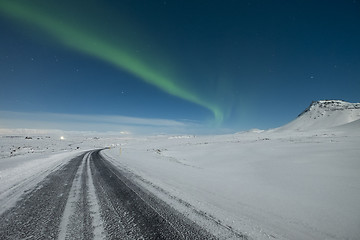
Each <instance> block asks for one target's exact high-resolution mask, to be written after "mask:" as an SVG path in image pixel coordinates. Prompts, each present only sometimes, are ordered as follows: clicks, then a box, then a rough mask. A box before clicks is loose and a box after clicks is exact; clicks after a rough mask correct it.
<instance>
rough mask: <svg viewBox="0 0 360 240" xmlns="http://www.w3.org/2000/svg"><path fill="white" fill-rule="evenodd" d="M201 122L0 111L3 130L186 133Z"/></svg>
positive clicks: (1, 130) (0, 125)
mask: <svg viewBox="0 0 360 240" xmlns="http://www.w3.org/2000/svg"><path fill="white" fill-rule="evenodd" d="M198 127H199V126H198V124H196V123H193V122H188V121H175V120H169V119H155V118H136V117H127V116H114V115H80V114H60V113H43V112H41V113H28V112H12V111H0V133H5V132H9V130H6V129H13V130H14V131H15V132H19V133H21V132H29V131H30V132H31V131H33V132H34V133H35V132H39V133H41V132H46V131H47V132H61V131H75V132H81V131H83V132H112V133H118V134H123V135H128V134H159V133H183V132H188V131H191V129H192V130H195V129H196V128H198Z"/></svg>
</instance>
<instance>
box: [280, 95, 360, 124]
mask: <svg viewBox="0 0 360 240" xmlns="http://www.w3.org/2000/svg"><path fill="white" fill-rule="evenodd" d="M359 119H360V103H349V102H345V101H342V100H321V101H314V102H312V103H311V104H310V106H309V107H308V108H306V109H305V110H304V111H303V112H302V113H300V114H299V116H298V117H297V118H296V119H295V120H293V121H292V122H290V123H288V124H286V125H284V126H283V127H280V128H278V129H276V130H277V131H279V130H297V131H309V130H316V129H326V128H333V127H337V126H341V125H344V124H348V123H351V122H354V121H357V120H359Z"/></svg>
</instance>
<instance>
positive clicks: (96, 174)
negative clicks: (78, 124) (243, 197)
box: [0, 150, 215, 239]
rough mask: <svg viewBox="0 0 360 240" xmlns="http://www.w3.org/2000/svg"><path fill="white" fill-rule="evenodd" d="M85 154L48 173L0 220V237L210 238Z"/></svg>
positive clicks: (117, 171)
mask: <svg viewBox="0 0 360 240" xmlns="http://www.w3.org/2000/svg"><path fill="white" fill-rule="evenodd" d="M214 238H215V237H214V236H212V235H210V234H209V233H208V232H206V231H205V230H204V229H202V228H200V227H199V226H197V225H196V224H195V223H193V222H191V221H190V220H188V219H187V218H186V217H185V216H183V215H182V214H181V213H179V212H177V211H175V210H174V209H172V208H171V207H170V206H169V205H167V204H165V203H164V202H163V201H161V200H160V199H158V198H156V197H155V196H154V195H152V194H151V193H149V192H148V191H146V190H144V189H142V188H141V187H140V186H138V185H136V184H134V183H133V182H132V181H131V180H130V179H129V178H127V176H126V173H125V172H122V171H121V170H120V169H118V168H115V167H114V166H113V165H112V164H111V163H110V162H108V161H106V160H104V159H103V158H102V157H101V156H100V154H99V150H96V151H90V152H86V153H84V154H82V155H80V156H78V157H75V158H73V159H72V160H70V161H69V162H68V163H67V164H66V165H64V166H63V167H61V168H60V169H59V170H57V171H54V172H52V173H51V174H49V175H48V176H47V177H46V178H45V179H44V180H43V181H42V182H40V183H39V184H38V185H37V186H36V187H35V188H34V189H31V190H30V191H28V192H26V193H25V194H24V195H23V197H22V198H21V200H20V201H18V202H17V203H16V205H15V206H14V207H12V208H10V209H8V210H6V211H5V212H4V213H3V214H2V215H1V218H0V239H214Z"/></svg>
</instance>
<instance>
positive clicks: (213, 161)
mask: <svg viewBox="0 0 360 240" xmlns="http://www.w3.org/2000/svg"><path fill="white" fill-rule="evenodd" d="M359 111H360V110H359V104H352V103H346V102H343V101H319V102H314V103H313V104H312V105H311V106H310V107H309V108H308V109H307V110H306V111H305V112H304V113H302V114H301V115H300V116H299V117H298V118H297V119H295V120H294V121H293V122H291V123H289V124H288V125H285V126H284V127H282V128H278V129H275V130H269V131H260V130H254V131H248V132H242V133H237V134H231V135H221V136H191V135H189V136H152V137H134V138H131V137H127V138H114V137H107V138H106V137H100V138H95V139H94V138H87V139H85V138H81V137H77V138H75V137H74V136H68V137H67V140H65V141H60V140H55V139H54V138H47V139H45V138H44V139H37V138H36V137H35V138H33V139H32V140H28V139H27V140H25V139H24V137H21V138H5V136H4V137H3V138H1V139H0V141H1V145H2V149H3V150H2V151H3V152H2V158H0V171H1V172H0V176H1V178H0V186H1V191H2V192H0V203H2V202H6V201H7V202H9V201H15V200H16V198H15V197H12V198H11V196H14V194H13V193H14V192H16V186H18V185H19V184H20V183H22V182H23V181H24V180H26V176H29V175H31V173H33V176H37V174H40V173H42V172H44V171H45V170H46V169H48V170H47V171H51V169H53V168H54V167H56V166H58V165H59V164H63V163H64V162H66V161H67V159H69V157H70V156H72V155H78V154H80V153H81V152H82V150H85V149H90V148H96V147H105V146H111V148H110V149H107V150H104V151H103V155H104V156H105V157H107V158H108V160H109V161H111V162H112V163H113V164H114V165H115V166H118V167H121V168H122V169H124V170H125V171H128V172H129V173H130V174H132V175H133V176H134V177H135V178H136V179H137V182H138V183H139V184H141V185H143V186H145V187H146V188H148V189H149V190H150V191H152V192H154V193H155V194H156V195H157V196H159V197H160V198H162V199H163V200H165V201H167V202H168V203H169V204H170V205H171V206H173V207H174V208H176V209H178V210H179V211H181V212H183V213H184V214H185V215H187V216H188V217H189V218H191V219H193V220H194V221H197V222H198V223H199V224H200V225H202V226H205V227H207V228H208V229H210V232H211V233H213V234H217V236H219V237H220V238H221V237H222V235H221V234H222V233H221V231H220V230H219V229H220V228H224V227H226V228H228V229H232V230H233V231H235V232H239V233H242V234H245V235H247V236H249V237H250V238H254V239H269V238H270V239H272V238H276V239H358V237H359V236H360V205H359V202H360V174H359V172H360V158H359V156H360V148H359V146H360V120H359V119H360V115H359ZM41 141H43V142H42V143H40V142H41ZM65 143H66V144H65ZM67 143H69V144H71V146H69V145H68V144H67ZM36 144H37V145H36ZM35 145H36V146H35ZM18 146H21V147H28V148H31V147H32V148H36V149H40V150H41V151H42V152H41V151H40V150H39V151H38V153H36V152H35V153H31V151H29V152H30V153H27V152H26V153H25V152H24V153H23V154H24V155H18V156H12V157H10V152H7V151H10V148H15V147H18ZM42 146H43V147H42ZM57 146H58V149H57V150H56V147H57ZM50 147H52V149H51V150H50ZM78 147H79V149H77V148H78ZM46 148H48V149H46ZM54 149H55V150H54ZM60 149H62V150H61V151H60ZM52 151H54V152H57V154H60V153H61V154H63V156H62V155H55V156H52ZM46 156H48V157H47V158H45V157H46ZM46 159H48V160H46ZM51 159H52V160H51ZM25 166H26V168H25ZM40 166H41V167H40ZM21 169H26V170H27V172H26V175H25V176H23V175H22V174H17V175H16V177H11V174H12V173H16V172H20V171H21ZM49 169H50V170H49ZM40 175H41V174H40ZM9 179H10V180H11V181H9ZM20 185H21V184H20ZM19 189H20V190H21V191H23V190H24V189H26V188H24V187H23V188H19ZM9 192H11V193H12V195H11V194H10V195H9V194H5V193H9ZM9 196H10V197H9ZM1 206H3V205H1ZM220 226H221V227H220ZM217 227H219V228H217Z"/></svg>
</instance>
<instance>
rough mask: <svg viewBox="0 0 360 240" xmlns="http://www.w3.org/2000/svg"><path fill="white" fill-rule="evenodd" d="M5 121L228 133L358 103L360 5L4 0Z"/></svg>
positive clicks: (8, 124) (0, 7) (1, 121)
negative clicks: (315, 106)
mask: <svg viewBox="0 0 360 240" xmlns="http://www.w3.org/2000/svg"><path fill="white" fill-rule="evenodd" d="M0 30H1V34H0V81H1V85H0V128H56V129H63V130H74V131H77V130H79V131H123V132H133V133H142V132H143V133H145V132H146V133H161V132H167V133H173V132H174V133H177V132H192V131H193V132H194V133H196V132H199V133H222V132H236V131H241V130H246V129H250V128H260V129H267V128H274V127H278V126H281V125H283V124H285V123H287V122H289V121H291V120H292V119H294V118H295V117H296V116H297V115H298V114H299V113H301V111H302V110H304V109H305V108H306V107H307V106H308V105H309V104H310V103H311V101H313V100H322V99H341V100H345V101H349V102H359V101H360V97H359V96H360V94H359V93H360V1H358V0H338V1H335V0H330V1H328V0H323V1H322V0H293V1H285V0H282V1H280V0H278V1H277V0H274V1H260V0H254V1H241V0H237V1H230V0H222V1H211V0H206V1H187V0H184V1H180V0H165V1H164V0H162V1H157V0H151V1H149V0H121V1H115V0H114V1H110V0H88V1H74V0H72V1H68V0H65V1H55V0H31V1H30V0H22V1H20V0H1V1H0Z"/></svg>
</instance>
